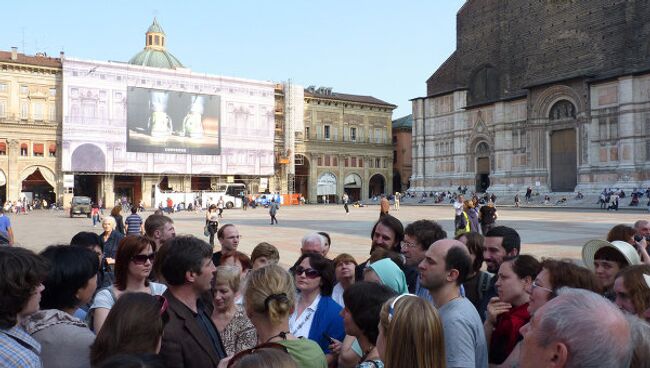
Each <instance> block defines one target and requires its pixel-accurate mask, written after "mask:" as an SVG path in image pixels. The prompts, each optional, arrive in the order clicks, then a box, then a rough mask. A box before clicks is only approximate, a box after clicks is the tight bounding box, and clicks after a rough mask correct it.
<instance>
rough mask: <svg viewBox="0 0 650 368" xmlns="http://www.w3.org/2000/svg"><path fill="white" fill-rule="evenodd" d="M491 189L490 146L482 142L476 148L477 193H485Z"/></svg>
mask: <svg viewBox="0 0 650 368" xmlns="http://www.w3.org/2000/svg"><path fill="white" fill-rule="evenodd" d="M489 187H490V146H488V144H487V142H481V143H479V144H478V145H477V146H476V192H477V193H485V192H486V191H487V189H488V188H489Z"/></svg>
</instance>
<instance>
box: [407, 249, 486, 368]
mask: <svg viewBox="0 0 650 368" xmlns="http://www.w3.org/2000/svg"><path fill="white" fill-rule="evenodd" d="M471 264H472V260H471V258H470V255H469V251H468V250H467V248H466V247H465V245H464V244H463V243H461V242H459V241H458V240H451V239H443V240H438V241H437V242H435V243H433V244H432V245H431V246H430V247H429V249H428V250H427V251H426V253H425V255H424V259H423V260H422V262H420V266H419V271H420V283H421V285H422V287H424V288H426V289H428V290H429V292H430V293H431V296H432V297H433V300H434V303H435V306H436V308H437V309H438V312H439V313H440V319H441V320H442V327H443V331H444V334H445V353H446V358H447V367H478V368H487V366H488V359H487V354H488V350H487V343H486V340H485V332H484V330H483V324H482V323H481V318H480V317H479V315H478V313H477V312H476V308H474V305H473V304H472V303H471V302H470V301H469V300H468V299H466V298H464V297H463V296H462V295H461V293H460V285H461V284H462V283H463V281H465V278H466V277H467V275H468V274H469V272H470V269H471Z"/></svg>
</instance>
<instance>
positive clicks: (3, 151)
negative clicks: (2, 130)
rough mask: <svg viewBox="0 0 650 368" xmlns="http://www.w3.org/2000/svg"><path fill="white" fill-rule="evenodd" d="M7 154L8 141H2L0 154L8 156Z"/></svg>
mask: <svg viewBox="0 0 650 368" xmlns="http://www.w3.org/2000/svg"><path fill="white" fill-rule="evenodd" d="M6 155H7V143H6V142H0V156H6Z"/></svg>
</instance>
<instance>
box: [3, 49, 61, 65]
mask: <svg viewBox="0 0 650 368" xmlns="http://www.w3.org/2000/svg"><path fill="white" fill-rule="evenodd" d="M0 63H16V64H26V65H34V66H46V67H50V68H60V67H61V59H59V58H52V57H48V56H28V55H25V54H21V53H18V58H17V60H11V51H0Z"/></svg>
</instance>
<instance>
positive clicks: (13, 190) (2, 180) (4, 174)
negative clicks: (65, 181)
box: [0, 47, 63, 203]
mask: <svg viewBox="0 0 650 368" xmlns="http://www.w3.org/2000/svg"><path fill="white" fill-rule="evenodd" d="M60 86H61V60H60V59H58V58H51V57H47V56H46V55H45V54H40V53H39V54H37V55H36V56H27V55H24V54H20V53H18V52H17V49H16V48H15V47H14V48H12V50H11V51H0V199H1V200H2V203H4V202H5V201H7V200H9V201H12V202H13V201H17V200H19V199H21V198H26V199H27V200H28V201H29V200H33V199H39V200H41V201H42V200H43V199H45V200H46V201H47V202H48V203H52V202H53V201H56V200H60V199H61V198H60V197H61V195H62V187H63V185H62V183H61V178H60V175H59V174H58V173H60V169H59V168H60V159H59V158H58V156H59V155H57V150H58V145H57V142H60V136H61V133H60V127H61V114H60V106H61V102H60Z"/></svg>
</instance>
